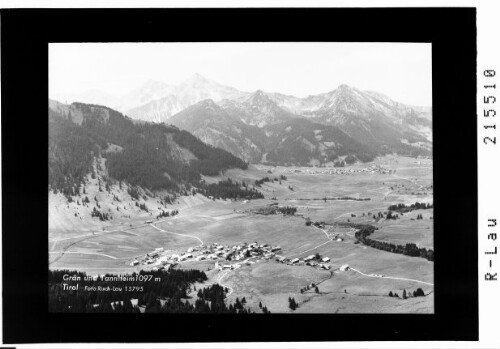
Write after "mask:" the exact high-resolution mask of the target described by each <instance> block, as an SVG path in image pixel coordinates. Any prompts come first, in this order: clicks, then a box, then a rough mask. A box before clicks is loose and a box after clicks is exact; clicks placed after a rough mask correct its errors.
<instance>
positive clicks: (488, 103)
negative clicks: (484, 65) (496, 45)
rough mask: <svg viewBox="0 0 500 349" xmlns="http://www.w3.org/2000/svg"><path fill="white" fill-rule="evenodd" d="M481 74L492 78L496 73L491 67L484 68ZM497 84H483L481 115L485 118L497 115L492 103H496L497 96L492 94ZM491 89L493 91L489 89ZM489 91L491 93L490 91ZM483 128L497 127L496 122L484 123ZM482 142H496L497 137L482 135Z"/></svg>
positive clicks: (494, 128)
mask: <svg viewBox="0 0 500 349" xmlns="http://www.w3.org/2000/svg"><path fill="white" fill-rule="evenodd" d="M483 75H484V76H485V77H486V78H494V77H495V75H496V72H495V71H494V70H493V69H486V70H485V71H484V72H483ZM496 88H497V85H496V84H490V85H484V92H485V96H484V97H483V104H484V105H483V107H484V109H483V116H484V117H485V118H490V117H491V118H494V117H495V116H496V115H497V112H496V110H495V109H494V107H493V104H495V103H496V101H497V98H496V97H495V96H492V95H491V94H493V93H494V92H496ZM491 90H493V91H491ZM490 91H491V93H490ZM484 129H485V130H489V129H493V130H496V129H497V125H496V123H493V124H492V125H484ZM483 142H484V144H497V137H495V136H485V137H483Z"/></svg>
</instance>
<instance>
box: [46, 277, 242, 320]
mask: <svg viewBox="0 0 500 349" xmlns="http://www.w3.org/2000/svg"><path fill="white" fill-rule="evenodd" d="M64 275H69V276H72V277H74V276H76V277H79V278H80V280H79V281H65V280H64V279H63V277H64ZM121 276H122V278H123V280H119V279H118V280H117V281H115V280H116V278H117V277H118V275H113V274H106V275H103V276H98V277H97V278H95V279H94V278H89V276H88V275H87V274H86V273H84V272H77V271H70V270H52V271H49V311H51V312H72V313H88V312H90V313H93V312H97V313H103V312H104V313H140V312H141V311H140V309H139V307H141V308H142V309H143V311H144V312H145V313H238V314H247V313H251V312H250V311H249V310H248V309H247V308H245V306H244V303H245V301H243V302H242V301H240V300H239V299H236V301H235V303H234V304H233V303H230V302H225V298H226V294H227V292H228V290H227V289H226V288H224V287H222V286H220V285H218V284H213V285H210V286H207V287H204V288H200V289H199V290H198V293H197V298H196V299H195V300H194V302H191V303H190V302H189V301H188V300H187V299H188V295H187V293H188V290H190V289H191V288H192V287H194V286H193V283H195V282H204V281H206V280H207V276H206V275H205V273H204V272H203V271H199V270H177V269H172V270H170V271H168V272H166V271H162V270H160V271H143V270H142V271H140V272H139V273H132V274H126V275H121ZM141 277H142V278H146V279H147V278H149V277H151V280H149V281H130V280H129V279H131V278H132V279H136V278H137V279H139V280H140V278H141ZM87 278H88V279H87ZM64 284H67V285H71V286H75V285H76V284H78V290H68V289H66V290H65V289H64V286H63V285H64ZM93 287H95V289H93ZM98 287H101V288H102V290H101V291H99V290H98ZM113 290H114V291H113ZM131 300H137V303H136V304H134V305H133V304H132V302H131Z"/></svg>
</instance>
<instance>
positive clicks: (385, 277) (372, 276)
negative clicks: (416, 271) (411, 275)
mask: <svg viewBox="0 0 500 349" xmlns="http://www.w3.org/2000/svg"><path fill="white" fill-rule="evenodd" d="M350 269H351V270H352V271H355V272H356V273H359V274H361V275H364V276H367V277H371V278H382V279H392V280H403V281H413V282H418V283H421V284H426V285H429V286H434V284H431V283H430V282H425V281H420V280H414V279H406V278H398V277H392V276H377V275H369V274H365V273H363V272H361V271H359V270H357V269H354V268H352V267H351V268H350Z"/></svg>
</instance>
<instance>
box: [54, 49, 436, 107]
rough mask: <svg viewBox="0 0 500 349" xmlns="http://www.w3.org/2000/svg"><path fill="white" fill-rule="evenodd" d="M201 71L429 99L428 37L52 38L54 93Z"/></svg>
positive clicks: (240, 84) (250, 82)
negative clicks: (387, 40) (154, 40)
mask: <svg viewBox="0 0 500 349" xmlns="http://www.w3.org/2000/svg"><path fill="white" fill-rule="evenodd" d="M194 73H199V74H201V75H203V76H205V77H207V78H208V79H213V80H215V81H217V82H218V83H220V84H223V85H228V86H231V87H234V88H237V89H238V90H241V91H255V90H257V89H261V90H264V91H267V92H280V93H284V94H290V95H293V96H297V97H305V96H307V95H313V94H318V93H324V92H327V91H331V90H333V89H335V88H336V87H337V86H339V85H340V84H347V85H351V86H356V87H358V88H360V89H362V90H374V91H377V92H381V93H384V94H386V95H388V96H389V97H390V98H392V99H394V100H397V101H399V102H402V103H406V104H411V105H422V106H431V105H432V65H431V44H425V43H423V44H417V43H57V44H50V45H49V93H50V95H51V96H53V95H58V94H72V93H83V92H85V91H87V90H100V91H103V92H106V93H109V94H111V95H115V96H118V95H123V94H126V93H128V92H130V91H132V90H134V89H135V88H137V87H138V86H139V85H141V84H143V83H144V82H145V81H148V80H158V81H162V82H165V83H167V84H173V85H176V84H179V83H181V82H182V81H183V80H185V79H186V77H188V76H191V75H193V74H194Z"/></svg>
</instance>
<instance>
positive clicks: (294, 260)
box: [290, 258, 299, 264]
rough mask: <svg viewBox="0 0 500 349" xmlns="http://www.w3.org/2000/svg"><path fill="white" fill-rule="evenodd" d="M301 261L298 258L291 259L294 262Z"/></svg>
mask: <svg viewBox="0 0 500 349" xmlns="http://www.w3.org/2000/svg"><path fill="white" fill-rule="evenodd" d="M298 262H299V259H298V258H294V259H292V260H291V261H290V263H292V264H295V263H298Z"/></svg>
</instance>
